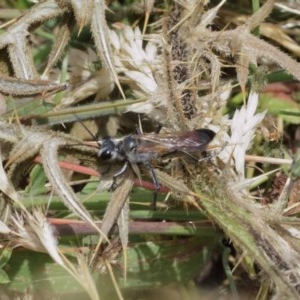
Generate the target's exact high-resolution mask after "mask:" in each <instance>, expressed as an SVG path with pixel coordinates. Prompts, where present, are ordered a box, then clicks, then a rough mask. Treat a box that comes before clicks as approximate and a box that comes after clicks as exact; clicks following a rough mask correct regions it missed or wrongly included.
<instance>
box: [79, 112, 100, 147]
mask: <svg viewBox="0 0 300 300" xmlns="http://www.w3.org/2000/svg"><path fill="white" fill-rule="evenodd" d="M74 116H75V118H76V119H77V121H78V122H79V123H80V124H81V125H82V127H83V128H84V129H85V130H86V131H87V132H88V133H89V134H90V136H91V137H92V138H93V140H94V141H95V142H98V141H97V138H96V137H95V135H93V133H92V132H91V131H90V130H89V129H88V128H87V127H86V126H85V124H84V123H83V122H82V121H81V120H80V118H79V117H78V116H77V115H76V114H74Z"/></svg>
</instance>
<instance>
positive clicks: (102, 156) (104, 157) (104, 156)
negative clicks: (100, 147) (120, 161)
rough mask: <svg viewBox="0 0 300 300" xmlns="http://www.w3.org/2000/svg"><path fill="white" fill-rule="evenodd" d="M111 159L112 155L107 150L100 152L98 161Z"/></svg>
mask: <svg viewBox="0 0 300 300" xmlns="http://www.w3.org/2000/svg"><path fill="white" fill-rule="evenodd" d="M111 157H112V153H111V151H110V150H109V149H106V150H104V151H102V152H101V154H100V159H102V160H108V159H111Z"/></svg>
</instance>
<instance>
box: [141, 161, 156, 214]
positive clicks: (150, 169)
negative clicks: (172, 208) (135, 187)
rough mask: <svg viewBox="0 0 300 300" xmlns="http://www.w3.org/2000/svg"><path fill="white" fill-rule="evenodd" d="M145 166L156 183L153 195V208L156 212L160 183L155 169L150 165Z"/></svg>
mask: <svg viewBox="0 0 300 300" xmlns="http://www.w3.org/2000/svg"><path fill="white" fill-rule="evenodd" d="M144 165H145V166H146V167H147V168H148V170H149V172H150V175H151V177H152V180H153V183H154V188H155V191H154V193H153V202H152V207H153V210H156V202H157V192H158V190H159V189H160V183H159V181H158V178H157V175H156V173H155V171H154V169H153V167H152V166H151V165H150V164H144Z"/></svg>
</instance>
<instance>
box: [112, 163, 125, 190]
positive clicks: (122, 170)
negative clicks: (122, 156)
mask: <svg viewBox="0 0 300 300" xmlns="http://www.w3.org/2000/svg"><path fill="white" fill-rule="evenodd" d="M128 164H129V163H128V161H126V162H125V164H124V165H123V167H122V168H121V169H120V170H119V171H118V172H116V173H115V174H114V175H113V183H112V185H111V188H110V189H111V190H114V189H115V188H116V185H117V183H116V180H117V178H118V177H119V176H120V175H122V174H123V173H124V172H125V171H126V169H127V167H128Z"/></svg>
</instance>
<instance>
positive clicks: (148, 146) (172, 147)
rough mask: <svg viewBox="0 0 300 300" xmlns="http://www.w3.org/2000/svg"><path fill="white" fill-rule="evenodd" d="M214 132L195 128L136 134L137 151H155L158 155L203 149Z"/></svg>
mask: <svg viewBox="0 0 300 300" xmlns="http://www.w3.org/2000/svg"><path fill="white" fill-rule="evenodd" d="M214 136H215V132H213V131H212V130H210V129H203V128H202V129H196V130H192V131H187V132H177V133H176V132H175V133H167V134H144V135H138V136H137V139H138V141H139V145H138V147H137V149H136V150H137V152H138V153H149V152H151V153H157V154H158V155H159V156H162V155H165V154H169V153H173V152H196V151H204V150H205V149H206V147H207V145H208V144H209V142H210V141H212V139H213V138H214Z"/></svg>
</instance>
